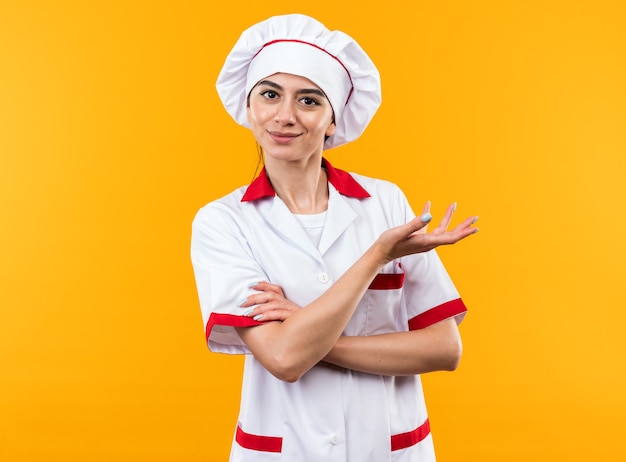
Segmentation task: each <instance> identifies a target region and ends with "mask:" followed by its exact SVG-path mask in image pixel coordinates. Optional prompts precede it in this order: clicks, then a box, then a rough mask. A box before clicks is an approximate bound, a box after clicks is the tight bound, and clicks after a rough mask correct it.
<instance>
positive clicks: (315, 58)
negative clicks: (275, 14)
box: [246, 42, 352, 120]
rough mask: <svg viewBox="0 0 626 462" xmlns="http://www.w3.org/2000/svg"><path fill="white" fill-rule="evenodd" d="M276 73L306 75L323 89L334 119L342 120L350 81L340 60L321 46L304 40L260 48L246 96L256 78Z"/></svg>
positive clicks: (249, 79) (251, 66)
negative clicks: (306, 42)
mask: <svg viewBox="0 0 626 462" xmlns="http://www.w3.org/2000/svg"><path fill="white" fill-rule="evenodd" d="M277 72H282V73H286V74H295V75H304V76H306V77H307V78H308V79H309V80H310V81H311V82H313V83H315V84H316V85H317V86H318V87H320V88H322V89H323V90H324V93H325V94H326V97H327V98H328V101H330V105H331V107H332V108H333V113H334V115H335V120H341V116H342V114H343V108H344V106H345V104H346V102H347V101H348V96H350V92H351V91H352V82H351V81H350V75H349V74H348V71H347V70H346V69H344V68H343V66H342V65H341V63H339V61H337V60H336V59H335V58H333V57H332V56H330V55H329V54H328V53H326V52H325V51H323V50H321V49H320V48H317V47H315V46H313V45H308V44H304V43H303V42H275V43H272V44H270V45H267V46H265V47H263V48H262V49H261V51H260V52H259V53H258V54H257V55H256V57H255V58H254V59H253V60H252V62H251V63H250V67H249V68H248V76H247V79H246V95H249V94H250V91H251V90H252V88H254V86H255V85H256V84H257V83H258V82H259V81H261V80H262V79H264V78H266V77H268V76H271V75H274V74H276V73H277Z"/></svg>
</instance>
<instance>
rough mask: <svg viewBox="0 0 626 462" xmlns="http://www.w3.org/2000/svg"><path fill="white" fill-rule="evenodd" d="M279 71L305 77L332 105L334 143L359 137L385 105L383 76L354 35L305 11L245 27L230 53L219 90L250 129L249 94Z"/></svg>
mask: <svg viewBox="0 0 626 462" xmlns="http://www.w3.org/2000/svg"><path fill="white" fill-rule="evenodd" d="M278 72H282V73H287V74H294V75H299V76H302V77H306V78H307V79H309V80H311V81H312V82H313V83H315V84H316V85H317V86H318V87H320V88H321V89H322V90H323V91H324V93H325V94H326V96H327V97H328V100H329V101H330V104H331V106H332V108H333V111H334V115H335V125H336V129H335V133H334V134H333V135H332V136H330V137H329V138H328V139H327V140H326V143H325V145H324V146H325V148H326V149H329V148H333V147H336V146H340V145H342V144H345V143H349V142H350V141H353V140H355V139H357V138H358V137H359V136H360V135H361V134H362V133H363V131H364V130H365V128H366V127H367V125H368V124H369V122H370V120H371V119H372V117H373V116H374V113H375V112H376V110H377V109H378V107H379V106H380V101H381V89H380V75H379V73H378V70H377V69H376V66H375V65H374V63H373V62H372V60H371V59H370V58H369V56H367V54H365V52H364V51H363V49H362V48H361V47H360V46H359V44H358V43H356V42H355V41H354V39H353V38H351V37H350V36H348V35H346V34H344V33H343V32H340V31H330V30H328V29H327V28H326V27H325V26H324V25H323V24H321V23H320V22H319V21H317V20H315V19H313V18H310V17H308V16H305V15H302V14H288V15H283V16H274V17H271V18H269V19H266V20H265V21H262V22H260V23H258V24H255V25H253V26H252V27H250V28H248V29H246V30H245V31H244V32H243V33H242V34H241V36H240V37H239V40H238V41H237V43H235V46H234V47H233V49H232V50H231V52H230V53H229V55H228V56H227V57H226V61H225V63H224V67H223V68H222V71H221V72H220V75H219V76H218V78H217V84H216V86H217V92H218V94H219V96H220V98H221V100H222V103H223V104H224V107H225V108H226V111H227V112H228V113H229V114H230V115H231V116H232V117H233V119H235V121H236V122H237V123H238V124H240V125H243V126H244V127H248V128H250V124H249V123H248V120H247V118H246V109H247V99H248V95H249V94H250V91H251V90H252V88H253V87H254V86H255V85H256V84H257V83H258V82H259V81H260V80H262V79H263V78H265V77H269V76H270V75H273V74H276V73H278Z"/></svg>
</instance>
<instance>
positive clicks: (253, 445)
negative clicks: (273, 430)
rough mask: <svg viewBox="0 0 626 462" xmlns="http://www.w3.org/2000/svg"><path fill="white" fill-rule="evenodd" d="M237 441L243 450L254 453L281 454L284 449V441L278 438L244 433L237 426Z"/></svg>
mask: <svg viewBox="0 0 626 462" xmlns="http://www.w3.org/2000/svg"><path fill="white" fill-rule="evenodd" d="M235 441H237V444H239V446H241V447H242V448H246V449H251V450H252V451H263V452H280V451H282V449H283V439H282V438H280V437H278V436H259V435H252V434H250V433H246V432H244V431H243V430H242V429H241V427H240V426H237V434H236V435H235Z"/></svg>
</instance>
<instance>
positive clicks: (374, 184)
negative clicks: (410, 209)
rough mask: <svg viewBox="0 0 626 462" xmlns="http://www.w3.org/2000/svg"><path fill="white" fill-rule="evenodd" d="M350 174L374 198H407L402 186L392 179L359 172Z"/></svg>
mask: <svg viewBox="0 0 626 462" xmlns="http://www.w3.org/2000/svg"><path fill="white" fill-rule="evenodd" d="M350 175H351V176H352V177H353V178H354V179H355V180H356V181H357V182H358V183H359V184H360V185H361V186H362V187H363V188H365V190H366V191H367V192H368V193H369V194H370V195H371V196H372V197H374V198H378V199H379V200H384V199H389V200H392V201H396V200H398V199H400V198H401V199H403V200H404V198H405V194H404V192H403V191H402V189H400V187H399V186H398V185H397V184H395V183H393V182H392V181H389V180H385V179H381V178H374V177H370V176H366V175H361V174H359V173H354V172H350Z"/></svg>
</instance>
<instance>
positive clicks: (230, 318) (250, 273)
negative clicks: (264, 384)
mask: <svg viewBox="0 0 626 462" xmlns="http://www.w3.org/2000/svg"><path fill="white" fill-rule="evenodd" d="M191 262H192V265H193V270H194V276H195V279H196V288H197V290H198V298H199V302H200V308H201V310H202V319H203V321H204V325H205V333H206V339H207V343H208V346H209V348H210V349H211V351H215V352H220V353H231V354H248V353H250V351H249V350H248V348H247V346H246V345H245V343H244V342H243V341H242V340H241V338H240V337H239V335H238V334H237V332H236V330H235V327H248V326H255V325H258V324H260V323H259V322H256V321H254V320H253V319H252V318H249V317H247V316H243V313H244V312H245V309H244V308H241V307H240V306H239V305H240V304H241V303H242V302H243V300H244V299H245V298H246V297H247V296H248V295H250V294H251V293H253V291H252V290H251V289H250V288H249V286H250V285H251V284H253V283H256V282H259V281H263V280H267V276H266V275H265V274H264V272H263V271H262V269H261V268H260V267H259V265H258V264H257V263H256V262H255V260H254V258H253V256H252V254H251V252H250V250H249V248H248V246H247V242H246V240H245V237H244V234H243V233H242V231H241V229H240V227H239V226H238V224H237V220H236V219H235V218H234V216H233V214H232V213H231V212H229V210H227V209H225V208H222V207H219V205H212V204H209V205H207V206H205V207H204V208H202V209H200V211H199V212H198V213H197V214H196V217H195V218H194V220H193V224H192V234H191Z"/></svg>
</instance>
